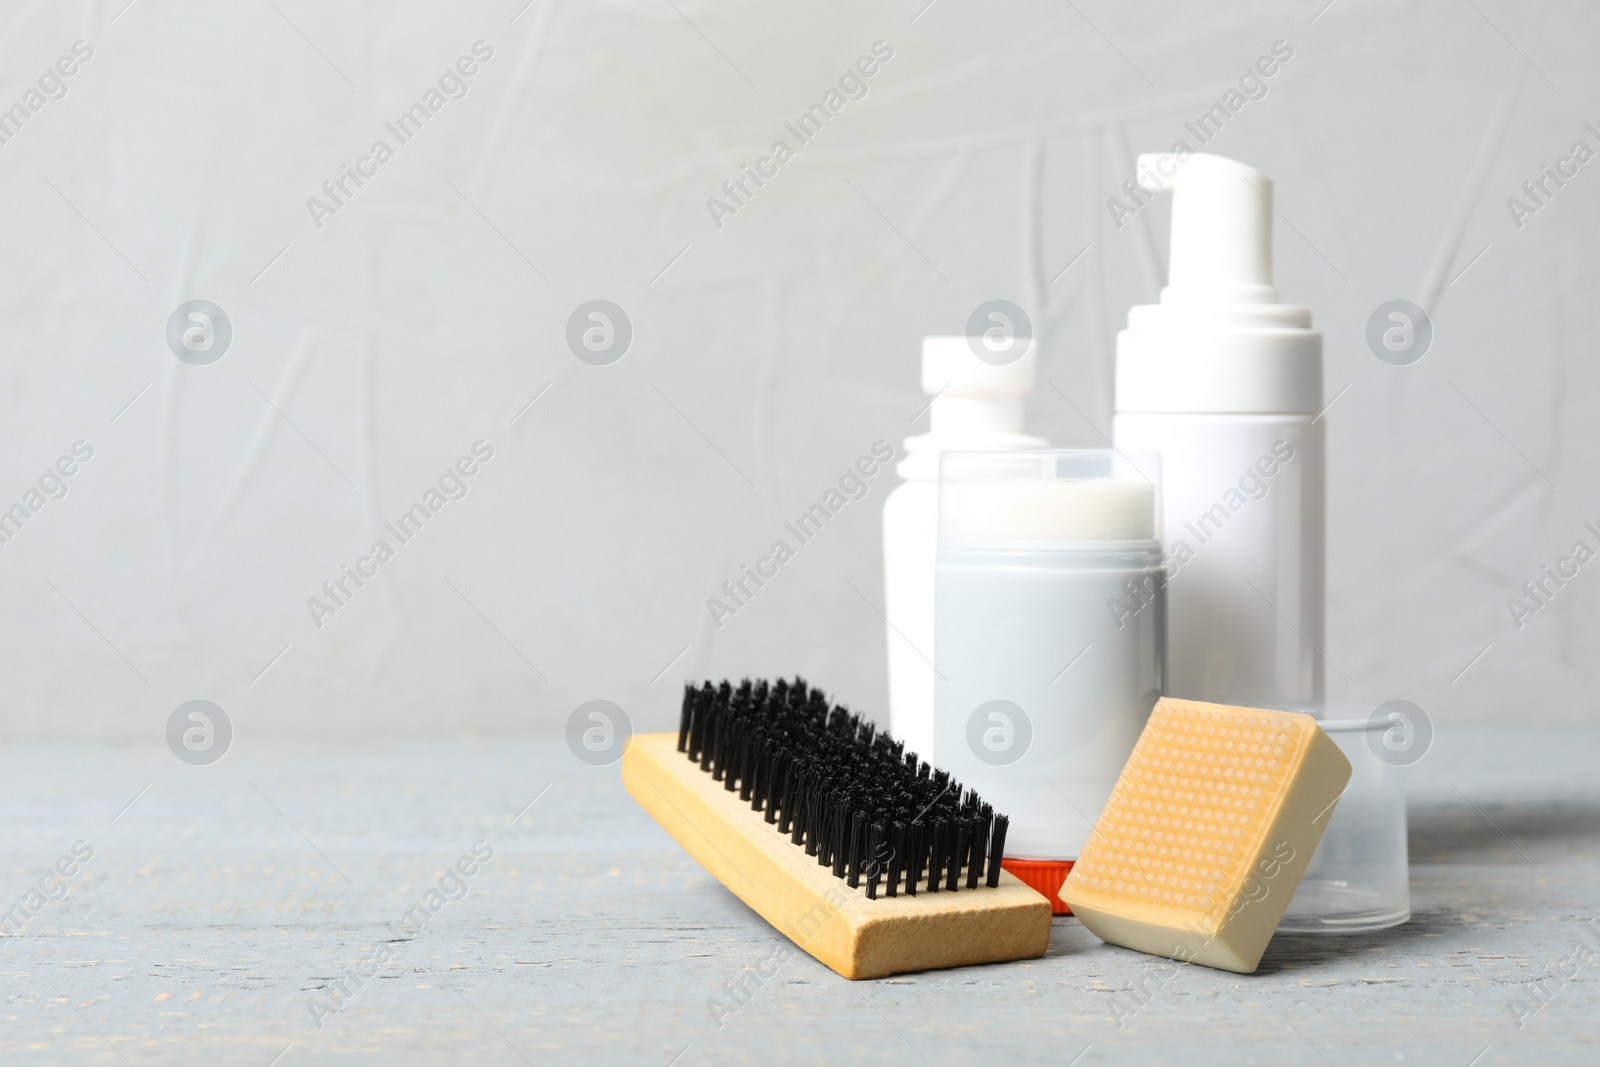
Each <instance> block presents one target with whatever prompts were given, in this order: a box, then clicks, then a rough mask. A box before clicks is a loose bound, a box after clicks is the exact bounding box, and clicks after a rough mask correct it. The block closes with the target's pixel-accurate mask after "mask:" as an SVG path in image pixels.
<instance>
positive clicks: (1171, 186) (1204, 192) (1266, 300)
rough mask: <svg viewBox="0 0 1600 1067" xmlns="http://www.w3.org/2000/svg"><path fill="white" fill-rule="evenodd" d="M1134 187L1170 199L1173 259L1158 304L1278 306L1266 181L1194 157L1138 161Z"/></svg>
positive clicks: (1240, 168) (1220, 161)
mask: <svg viewBox="0 0 1600 1067" xmlns="http://www.w3.org/2000/svg"><path fill="white" fill-rule="evenodd" d="M1138 174H1139V185H1140V187H1141V188H1144V189H1148V190H1150V191H1151V192H1166V191H1170V192H1171V193H1172V251H1171V261H1170V263H1169V264H1168V267H1167V287H1166V288H1165V289H1164V290H1162V292H1161V302H1162V303H1163V304H1178V303H1181V304H1189V303H1197V302H1201V301H1204V302H1206V303H1210V304H1219V303H1222V304H1229V303H1231V304H1276V303H1277V302H1278V290H1277V289H1276V288H1274V287H1273V284H1272V179H1271V178H1269V177H1267V176H1266V175H1265V174H1262V173H1261V172H1260V171H1258V170H1256V169H1255V168H1254V167H1248V166H1245V165H1244V164H1243V163H1239V162H1236V161H1235V160H1232V159H1226V158H1224V157H1222V156H1213V155H1206V154H1204V153H1198V154H1194V155H1189V156H1183V157H1180V156H1176V155H1170V154H1166V155H1163V154H1156V155H1141V156H1140V157H1139V164H1138Z"/></svg>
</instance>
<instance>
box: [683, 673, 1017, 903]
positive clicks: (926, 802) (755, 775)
mask: <svg viewBox="0 0 1600 1067" xmlns="http://www.w3.org/2000/svg"><path fill="white" fill-rule="evenodd" d="M678 751H679V752H682V753H684V755H685V758H687V759H689V760H690V761H692V762H695V763H698V764H699V766H700V769H701V770H703V771H705V772H707V773H709V774H710V775H711V778H712V780H713V781H717V782H721V783H722V786H723V788H724V789H725V790H726V791H728V792H730V793H733V792H737V793H738V795H739V799H740V800H741V801H742V802H744V803H747V804H749V805H750V807H751V808H752V809H753V810H755V811H759V812H761V813H762V816H763V819H764V820H765V821H766V822H767V823H768V824H769V825H772V826H774V827H775V828H776V830H777V831H778V832H779V833H782V834H783V835H785V836H786V837H788V838H789V840H790V841H791V842H792V843H793V844H794V845H796V846H798V847H801V848H804V849H805V851H806V854H807V855H809V856H814V857H816V861H817V863H818V865H820V866H822V867H827V868H831V869H832V872H833V874H834V876H835V877H837V878H843V879H845V881H846V883H847V884H848V885H849V886H850V887H851V888H859V887H860V884H861V878H862V876H863V874H864V875H865V876H866V880H867V886H866V896H867V897H868V898H869V899H876V898H877V897H878V895H879V893H878V890H879V888H880V887H882V886H884V885H885V883H886V884H887V889H886V893H887V895H889V896H896V895H898V894H899V892H900V889H901V887H902V885H903V886H904V889H905V892H906V894H907V895H908V896H910V895H915V894H916V892H917V891H918V889H919V888H920V883H921V881H922V877H923V872H924V870H926V872H927V878H928V882H927V889H928V890H929V891H930V892H938V891H939V890H941V889H944V890H947V891H948V890H954V889H957V888H959V887H960V882H961V881H962V879H961V874H962V873H963V868H965V874H966V878H965V881H966V883H967V884H966V888H968V889H974V888H977V886H978V884H979V880H980V879H981V878H982V876H983V873H984V860H985V859H986V858H987V859H988V860H989V870H988V874H989V878H988V883H987V884H988V885H989V886H991V887H993V886H995V885H997V884H998V879H999V857H1000V855H1001V849H1003V847H1004V841H1005V825H1006V821H1005V817H1004V816H999V815H993V809H992V808H990V807H989V806H988V805H987V804H984V803H983V801H982V800H981V799H980V798H979V797H978V795H977V794H976V793H975V792H973V791H972V790H968V789H963V787H962V786H961V784H960V783H959V782H956V781H954V780H953V779H952V778H951V776H950V774H949V772H947V771H941V770H938V769H937V768H934V767H932V766H930V765H929V764H928V763H927V761H925V760H922V759H920V758H919V757H918V756H917V754H916V753H914V752H908V751H906V747H905V744H904V742H901V741H896V740H895V739H894V738H892V737H891V736H890V735H889V734H887V733H884V732H881V731H880V730H879V729H878V727H877V726H876V725H875V724H874V723H872V722H870V721H868V720H866V719H864V718H862V717H861V716H859V715H855V714H852V713H851V712H850V711H849V710H848V709H846V708H844V707H841V706H837V705H834V704H833V703H832V702H831V701H829V700H828V698H827V696H826V695H825V694H824V693H823V692H822V690H820V689H816V688H813V687H811V686H809V685H807V684H806V683H805V681H803V680H802V679H799V678H796V679H793V680H792V681H789V680H785V679H779V680H777V681H774V682H770V683H769V682H765V681H751V680H750V679H745V680H743V681H741V682H740V683H739V685H738V686H737V687H735V686H734V685H732V684H731V683H729V682H726V681H724V682H722V683H721V684H720V685H716V686H713V685H712V683H710V682H706V683H704V684H702V685H700V686H699V687H694V686H686V687H685V688H684V694H683V706H682V709H681V712H680V715H679V720H678ZM991 841H992V844H991V843H990V842H991ZM986 846H988V852H987V856H986V851H985V848H986Z"/></svg>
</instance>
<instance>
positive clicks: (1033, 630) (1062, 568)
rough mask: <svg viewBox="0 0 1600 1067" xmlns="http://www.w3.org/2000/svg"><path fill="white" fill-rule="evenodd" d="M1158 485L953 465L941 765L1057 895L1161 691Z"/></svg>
mask: <svg viewBox="0 0 1600 1067" xmlns="http://www.w3.org/2000/svg"><path fill="white" fill-rule="evenodd" d="M1135 464H1137V466H1135ZM1159 484H1160V473H1159V462H1158V461H1157V460H1156V459H1155V457H1151V456H1128V455H1123V454H1119V453H1115V452H1111V451H1108V450H1096V451H1059V450H1046V451H1039V452H1032V453H1028V452H1023V453H1016V452H1011V453H949V452H947V453H945V455H944V457H943V461H942V463H941V473H940V484H939V543H938V555H937V584H936V593H935V612H934V617H935V620H936V626H937V635H936V640H935V644H934V648H935V663H936V664H937V667H938V673H937V676H936V677H937V680H936V694H937V696H936V703H937V710H936V734H935V741H934V753H935V754H936V758H937V760H938V765H939V766H940V767H942V768H944V769H946V770H949V771H950V772H951V773H952V775H953V776H954V777H955V778H956V779H958V780H959V781H961V782H962V783H963V784H964V785H966V786H969V787H971V788H974V789H976V790H978V791H979V793H980V794H982V796H983V797H984V798H985V799H986V800H988V801H989V802H990V803H992V804H994V806H995V808H996V810H999V811H1004V812H1005V813H1006V814H1007V815H1009V816H1010V818H1011V827H1010V831H1009V833H1008V834H1007V837H1006V857H1007V860H1008V861H1009V860H1012V859H1024V860H1046V861H1057V862H1062V866H1061V867H1060V869H1059V871H1058V877H1057V878H1056V880H1055V883H1054V886H1055V888H1059V886H1060V878H1061V877H1064V876H1065V873H1066V870H1067V867H1066V865H1065V863H1064V861H1070V860H1074V859H1076V858H1077V856H1078V853H1079V851H1080V850H1081V849H1082V848H1083V846H1084V844H1085V843H1086V842H1087V841H1088V838H1089V833H1090V831H1091V829H1092V828H1093V825H1094V822H1095V820H1097V819H1098V818H1099V817H1100V812H1101V809H1102V808H1103V807H1104V806H1105V802H1106V799H1107V798H1108V797H1109V796H1110V795H1111V790H1112V787H1113V786H1114V785H1115V784H1116V780H1117V776H1118V775H1119V774H1120V773H1121V771H1122V766H1123V764H1124V763H1126V762H1127V759H1128V755H1129V753H1131V752H1132V751H1133V746H1134V743H1135V742H1136V741H1137V740H1138V738H1139V733H1140V731H1141V730H1143V729H1144V724H1145V721H1146V720H1147V719H1148V718H1149V716H1150V709H1151V708H1152V707H1153V706H1154V705H1155V702H1156V699H1157V698H1158V697H1159V696H1160V695H1161V692H1162V677H1163V667H1164V660H1163V647H1162V646H1163V633H1164V632H1165V619H1164V617H1163V610H1164V607H1163V595H1162V583H1161V581H1160V576H1159V567H1160V563H1161V545H1160V542H1159V541H1158V540H1157V539H1156V529H1157V526H1156V522H1157V520H1156V501H1157V499H1158V493H1159V488H1158V487H1159ZM1053 891H1054V889H1051V890H1049V892H1053ZM1047 895H1048V894H1047Z"/></svg>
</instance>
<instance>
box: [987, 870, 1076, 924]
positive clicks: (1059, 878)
mask: <svg viewBox="0 0 1600 1067" xmlns="http://www.w3.org/2000/svg"><path fill="white" fill-rule="evenodd" d="M1000 866H1001V867H1002V868H1003V869H1005V870H1007V871H1010V872H1011V873H1012V874H1013V875H1015V876H1016V877H1017V878H1018V879H1020V880H1021V881H1023V882H1026V883H1027V884H1028V885H1029V886H1032V887H1033V889H1034V890H1035V891H1036V892H1038V893H1040V894H1041V895H1043V896H1044V898H1045V899H1046V900H1048V901H1049V902H1050V914H1052V915H1071V914H1072V909H1071V908H1069V907H1067V906H1066V904H1064V903H1062V900H1061V885H1062V883H1063V882H1065V881H1066V880H1067V875H1068V874H1071V873H1072V861H1071V860H1009V859H1008V860H1001V861H1000Z"/></svg>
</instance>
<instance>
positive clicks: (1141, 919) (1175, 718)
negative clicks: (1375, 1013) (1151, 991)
mask: <svg viewBox="0 0 1600 1067" xmlns="http://www.w3.org/2000/svg"><path fill="white" fill-rule="evenodd" d="M1350 771H1351V768H1350V761H1349V760H1348V759H1346V758H1345V756H1344V754H1343V753H1342V752H1340V751H1339V746H1338V745H1336V744H1334V742H1333V741H1332V740H1330V739H1329V737H1328V735H1327V734H1325V733H1323V732H1322V730H1321V729H1319V728H1318V727H1317V724H1316V722H1315V720H1313V719H1312V718H1311V716H1309V715H1302V714H1296V713H1293V712H1284V711H1266V710H1261V709H1256V708H1237V707H1227V706H1224V705H1220V704H1204V703H1200V702H1197V701H1189V700H1174V699H1172V698H1170V697H1167V698H1163V699H1162V700H1161V701H1160V702H1159V703H1158V704H1157V705H1156V708H1155V711H1154V712H1153V713H1152V714H1151V716H1150V722H1149V724H1148V725H1146V726H1145V730H1144V734H1143V736H1141V737H1140V738H1139V743H1138V745H1137V746H1136V747H1135V748H1134V750H1133V755H1132V756H1131V757H1130V758H1129V759H1128V765H1127V766H1126V767H1124V768H1123V771H1122V776H1121V777H1120V778H1118V779H1117V786H1116V789H1115V791H1113V793H1112V794H1111V799H1110V801H1109V802H1108V803H1107V804H1106V808H1105V813H1104V814H1103V815H1101V816H1100V821H1099V822H1098V823H1096V824H1095V828H1094V834H1093V836H1091V837H1090V838H1089V843H1088V845H1087V846H1086V847H1085V848H1084V850H1083V854H1082V856H1080V857H1079V858H1078V862H1077V864H1076V865H1075V866H1074V867H1073V869H1072V873H1071V874H1069V875H1068V876H1067V881H1066V884H1065V885H1064V886H1063V887H1062V890H1061V897H1062V899H1063V900H1065V901H1066V902H1067V903H1068V904H1069V905H1071V907H1072V913H1073V914H1074V915H1076V916H1077V917H1078V918H1079V919H1081V920H1083V925H1085V926H1087V927H1088V928H1089V929H1090V931H1092V932H1093V933H1094V934H1095V936H1097V937H1099V938H1100V939H1101V940H1102V941H1109V942H1111V943H1112V944H1114V945H1122V946H1124V947H1126V948H1133V949H1138V950H1139V951H1141V952H1150V953H1154V954H1155V955H1158V956H1170V957H1172V958H1173V959H1178V960H1183V961H1184V962H1186V963H1203V964H1205V965H1206V966H1207V967H1218V968H1221V969H1223V970H1227V971H1237V972H1239V973H1241V974H1249V973H1250V972H1251V971H1254V970H1255V969H1256V967H1257V966H1258V965H1259V964H1260V962H1261V954H1262V953H1263V952H1265V951H1266V947H1267V942H1269V941H1270V940H1272V934H1273V931H1275V930H1276V929H1277V928H1278V921H1279V920H1280V919H1281V918H1282V917H1283V914H1284V910H1285V909H1286V908H1287V907H1288V906H1289V900H1290V898H1291V897H1293V896H1294V894H1295V888H1296V886H1297V885H1298V884H1299V882H1300V878H1301V875H1302V874H1303V873H1304V872H1305V869H1306V865H1307V863H1309V862H1310V860H1311V855H1312V853H1313V852H1315V851H1316V848H1317V843H1318V841H1319V840H1321V838H1322V833H1323V830H1324V829H1325V828H1326V827H1327V825H1328V820H1329V818H1330V817H1332V815H1333V812H1334V807H1335V805H1336V804H1337V803H1338V800H1339V795H1340V792H1341V791H1342V790H1343V789H1344V787H1345V783H1347V782H1348V781H1349V780H1350Z"/></svg>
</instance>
